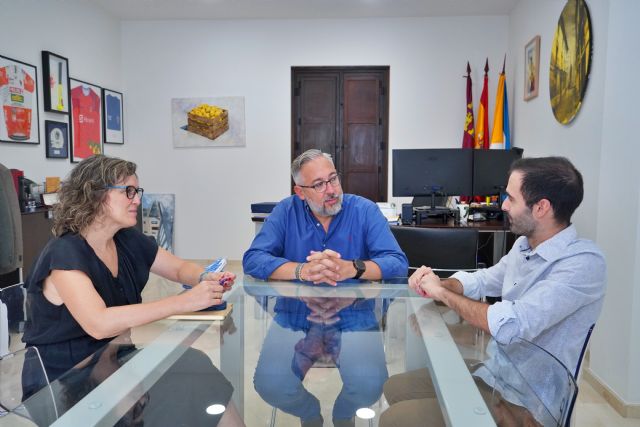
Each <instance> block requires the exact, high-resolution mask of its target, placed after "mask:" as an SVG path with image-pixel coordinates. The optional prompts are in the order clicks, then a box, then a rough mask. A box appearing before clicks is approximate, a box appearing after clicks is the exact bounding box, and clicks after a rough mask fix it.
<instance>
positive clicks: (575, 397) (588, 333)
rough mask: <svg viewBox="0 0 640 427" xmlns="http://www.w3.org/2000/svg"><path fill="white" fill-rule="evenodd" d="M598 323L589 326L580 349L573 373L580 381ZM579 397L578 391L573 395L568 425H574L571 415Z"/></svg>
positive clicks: (567, 426) (566, 424)
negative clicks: (582, 368) (585, 358)
mask: <svg viewBox="0 0 640 427" xmlns="http://www.w3.org/2000/svg"><path fill="white" fill-rule="evenodd" d="M595 326H596V325H595V324H593V325H591V327H590V328H589V330H588V331H587V336H586V338H585V339H584V344H583V345H582V350H580V357H579V358H578V363H577V366H576V371H575V373H574V375H573V378H574V379H575V380H576V382H578V380H579V379H580V368H581V367H582V360H583V359H584V355H585V353H586V352H587V347H588V346H589V340H590V339H591V333H592V332H593V328H594V327H595ZM577 398H578V393H576V395H575V396H574V397H573V401H572V402H571V408H570V410H569V416H568V417H567V422H566V423H565V426H566V427H569V426H570V425H572V424H573V423H572V421H573V419H572V418H571V416H572V415H573V407H574V406H575V404H576V399H577Z"/></svg>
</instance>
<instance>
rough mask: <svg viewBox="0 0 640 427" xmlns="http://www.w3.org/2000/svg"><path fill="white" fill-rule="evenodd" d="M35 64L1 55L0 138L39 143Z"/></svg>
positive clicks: (3, 140)
mask: <svg viewBox="0 0 640 427" xmlns="http://www.w3.org/2000/svg"><path fill="white" fill-rule="evenodd" d="M39 124H40V119H39V118H38V76H37V68H36V67H35V66H33V65H30V64H25V63H24V62H20V61H16V60H15V59H11V58H7V57H5V56H1V55H0V141H2V142H16V143H20V144H39V143H40V126H39Z"/></svg>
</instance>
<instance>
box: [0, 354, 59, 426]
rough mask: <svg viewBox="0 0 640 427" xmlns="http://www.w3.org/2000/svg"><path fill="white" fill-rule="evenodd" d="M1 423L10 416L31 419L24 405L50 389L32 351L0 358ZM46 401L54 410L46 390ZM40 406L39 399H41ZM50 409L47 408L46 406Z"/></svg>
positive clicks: (39, 363)
mask: <svg viewBox="0 0 640 427" xmlns="http://www.w3.org/2000/svg"><path fill="white" fill-rule="evenodd" d="M0 378H2V387H0V419H1V418H2V416H4V415H7V414H9V413H16V414H18V415H21V416H23V417H26V418H32V417H31V416H30V414H29V410H28V409H27V406H28V405H27V406H25V405H24V402H25V401H26V400H27V399H28V398H29V397H31V396H32V395H34V394H35V393H37V392H39V391H42V390H43V389H44V388H48V387H49V379H48V377H47V373H46V370H45V368H44V365H43V363H42V359H41V358H40V353H39V352H38V349H37V348H35V347H27V348H23V349H20V350H18V351H15V352H13V353H8V354H5V355H4V356H2V357H0ZM46 392H47V397H48V398H47V399H46V400H47V401H48V402H50V403H52V405H51V407H52V408H54V407H55V403H54V398H53V395H51V390H50V389H48V390H46ZM41 404H42V399H41ZM47 406H49V405H47Z"/></svg>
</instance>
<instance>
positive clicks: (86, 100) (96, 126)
mask: <svg viewBox="0 0 640 427" xmlns="http://www.w3.org/2000/svg"><path fill="white" fill-rule="evenodd" d="M69 100H70V104H71V110H70V119H69V125H70V127H71V132H70V138H69V152H70V156H69V158H70V159H71V163H77V162H79V161H81V160H84V159H86V158H89V157H91V156H93V155H94V154H103V153H104V135H103V131H102V126H103V124H102V88H101V87H100V86H98V85H94V84H93V83H88V82H85V81H82V80H78V79H74V78H73V77H69Z"/></svg>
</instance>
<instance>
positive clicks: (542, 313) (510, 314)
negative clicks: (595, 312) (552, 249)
mask: <svg viewBox="0 0 640 427" xmlns="http://www.w3.org/2000/svg"><path fill="white" fill-rule="evenodd" d="M605 277H606V265H605V261H604V258H603V257H602V256H601V255H599V254H597V253H582V254H578V255H576V256H573V257H570V258H567V259H563V260H559V261H557V262H556V263H555V265H554V268H553V270H552V271H551V273H550V274H549V275H548V276H547V277H545V278H544V279H543V280H539V281H536V282H535V283H534V284H533V285H532V286H531V288H530V289H529V290H528V291H527V292H526V293H525V294H524V295H522V296H520V297H519V298H517V299H514V300H513V301H509V300H505V299H503V300H502V301H501V302H497V303H495V304H493V305H492V306H491V307H489V311H488V313H487V320H488V322H489V330H490V331H491V335H493V337H494V338H495V339H496V341H498V342H501V343H508V342H509V341H510V340H511V339H512V338H513V337H520V338H524V339H527V340H533V339H535V338H536V337H538V336H539V335H540V334H542V333H543V332H544V331H546V330H548V329H549V328H550V327H552V326H554V325H556V324H558V323H559V322H561V321H563V320H564V319H565V318H567V317H568V316H570V315H573V314H574V313H575V312H577V311H578V310H579V309H580V308H582V307H585V306H587V305H590V304H593V303H597V302H598V301H600V300H601V299H602V297H603V295H604V283H605Z"/></svg>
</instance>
